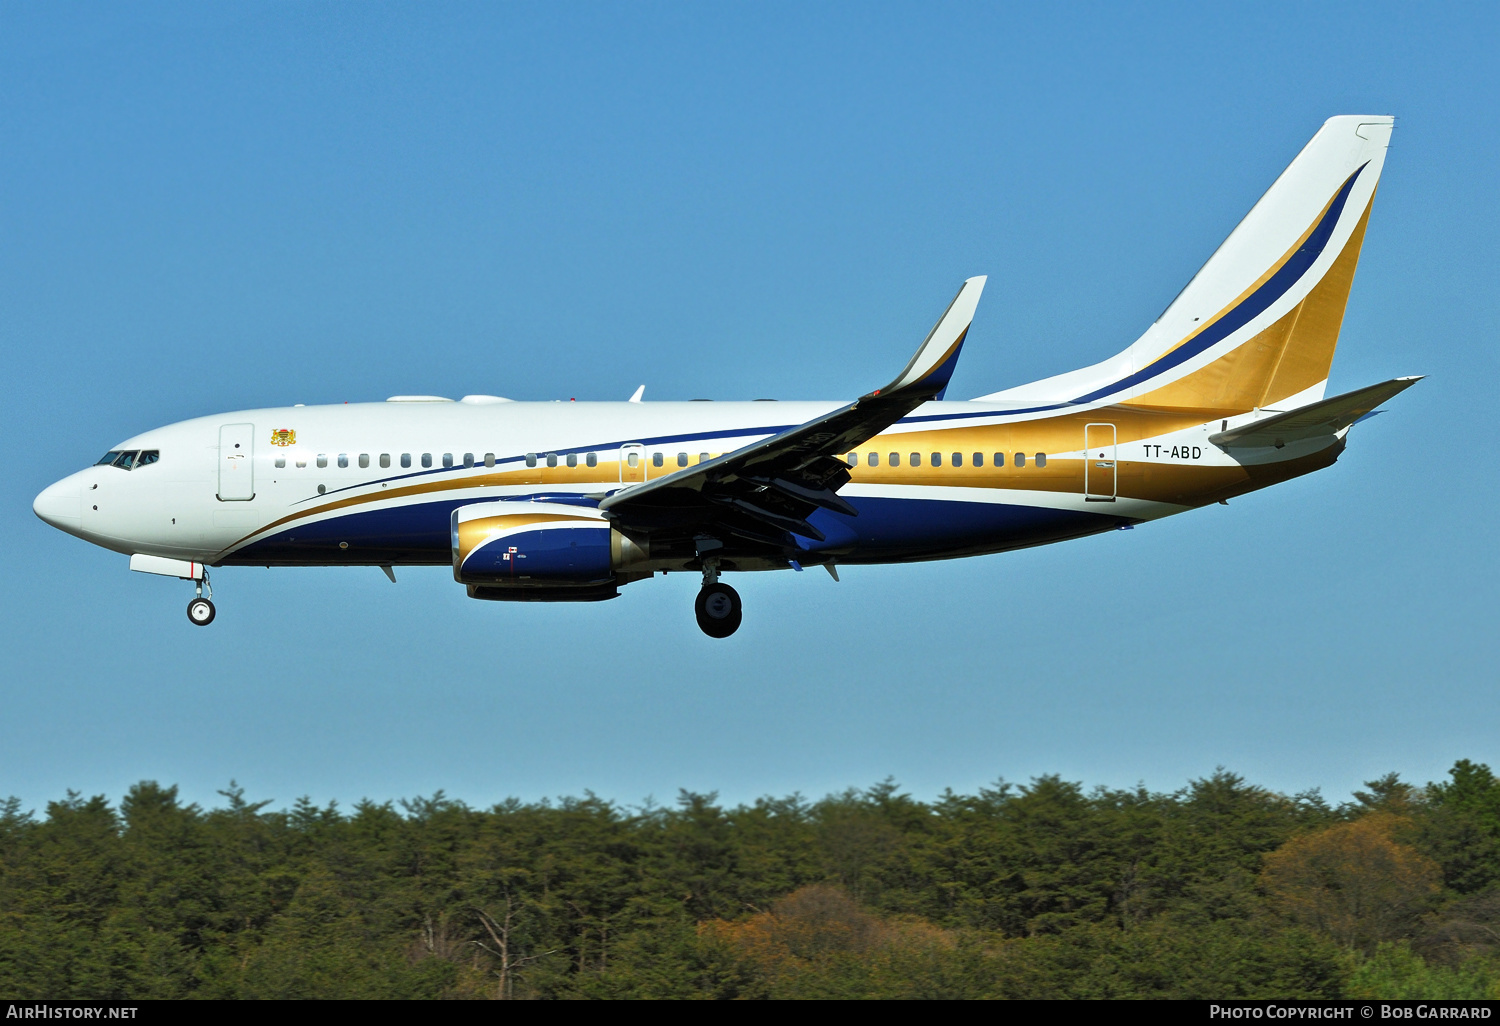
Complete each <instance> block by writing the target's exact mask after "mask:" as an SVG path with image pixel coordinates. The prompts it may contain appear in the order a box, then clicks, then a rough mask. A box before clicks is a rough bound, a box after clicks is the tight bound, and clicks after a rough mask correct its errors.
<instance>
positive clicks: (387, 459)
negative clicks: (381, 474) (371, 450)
mask: <svg viewBox="0 0 1500 1026" xmlns="http://www.w3.org/2000/svg"><path fill="white" fill-rule="evenodd" d="M390 465H391V454H390V453H388V452H383V453H381V454H380V469H381V470H385V469H386V468H387V467H389V466H390Z"/></svg>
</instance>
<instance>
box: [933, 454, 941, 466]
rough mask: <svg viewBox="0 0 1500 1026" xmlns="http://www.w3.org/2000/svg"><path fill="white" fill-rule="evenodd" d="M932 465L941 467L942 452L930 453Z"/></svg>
mask: <svg viewBox="0 0 1500 1026" xmlns="http://www.w3.org/2000/svg"><path fill="white" fill-rule="evenodd" d="M932 465H933V466H934V467H941V466H942V465H943V454H942V453H940V452H935V453H933V454H932Z"/></svg>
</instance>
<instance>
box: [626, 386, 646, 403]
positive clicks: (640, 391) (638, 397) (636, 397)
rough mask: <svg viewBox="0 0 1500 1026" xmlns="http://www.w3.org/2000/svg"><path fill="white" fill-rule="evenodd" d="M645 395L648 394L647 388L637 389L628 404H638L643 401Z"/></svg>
mask: <svg viewBox="0 0 1500 1026" xmlns="http://www.w3.org/2000/svg"><path fill="white" fill-rule="evenodd" d="M645 394H646V386H645V385H642V386H641V387H640V388H638V389H636V390H635V392H633V393H632V394H631V396H630V398H629V399H627V400H626V402H631V403H638V402H640V401H641V396H643V395H645Z"/></svg>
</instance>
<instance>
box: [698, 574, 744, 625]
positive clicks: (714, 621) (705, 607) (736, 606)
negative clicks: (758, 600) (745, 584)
mask: <svg viewBox="0 0 1500 1026" xmlns="http://www.w3.org/2000/svg"><path fill="white" fill-rule="evenodd" d="M693 611H694V612H695V613H697V614H698V626H699V627H701V628H702V629H703V633H704V634H707V635H708V636H709V637H710V638H727V637H729V636H730V635H731V634H733V633H734V632H735V631H737V630H739V629H740V618H741V616H742V614H743V612H744V610H743V608H742V607H741V605H740V593H739V592H737V591H735V590H734V589H733V588H731V587H730V586H729V585H727V584H706V585H704V586H703V590H702V591H700V592H698V601H697V602H695V603H693Z"/></svg>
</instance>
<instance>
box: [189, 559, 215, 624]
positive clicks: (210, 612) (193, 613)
mask: <svg viewBox="0 0 1500 1026" xmlns="http://www.w3.org/2000/svg"><path fill="white" fill-rule="evenodd" d="M204 586H207V587H208V595H209V597H207V598H205V597H204V595H203V588H204ZM213 593H214V588H213V585H211V584H209V583H208V570H207V568H205V569H204V571H203V580H201V581H199V582H198V595H197V597H196V598H194V599H193V601H191V602H189V603H188V608H187V614H188V619H189V620H191V621H192V622H193V623H194V624H196V625H197V626H199V627H207V626H208V625H209V624H211V623H213V622H214V615H215V614H216V612H217V610H215V609H214V603H213V597H212V596H213Z"/></svg>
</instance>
